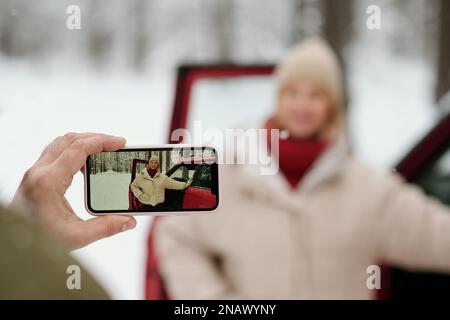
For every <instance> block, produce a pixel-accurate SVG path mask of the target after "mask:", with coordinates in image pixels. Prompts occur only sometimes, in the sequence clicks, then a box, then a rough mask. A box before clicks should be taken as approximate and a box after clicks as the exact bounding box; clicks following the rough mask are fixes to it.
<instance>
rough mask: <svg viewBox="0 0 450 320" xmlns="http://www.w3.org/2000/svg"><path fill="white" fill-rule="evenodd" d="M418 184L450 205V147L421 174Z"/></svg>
mask: <svg viewBox="0 0 450 320" xmlns="http://www.w3.org/2000/svg"><path fill="white" fill-rule="evenodd" d="M417 182H418V184H419V185H420V186H421V187H422V188H423V189H424V191H425V192H426V193H427V194H429V195H432V196H434V197H436V198H438V199H439V200H441V201H442V202H443V203H445V204H447V205H450V147H449V148H447V150H446V152H444V154H443V155H442V156H441V157H439V158H438V159H437V160H436V161H435V162H434V163H433V164H432V165H431V166H430V167H429V168H428V169H426V170H425V171H424V173H423V174H421V176H420V178H419V179H418V181H417Z"/></svg>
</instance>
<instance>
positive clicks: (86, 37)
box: [0, 0, 439, 299]
mask: <svg viewBox="0 0 450 320" xmlns="http://www.w3.org/2000/svg"><path fill="white" fill-rule="evenodd" d="M318 2H319V1H314V0H308V1H300V0H269V1H259V0H247V1H245V0H234V1H231V0H230V1H213V0H153V1H144V0H133V1H131V0H130V1H119V0H114V1H112V0H111V1H102V0H91V1H89V0H83V1H81V0H80V1H76V0H74V1H65V0H62V1H61V0H54V1H52V0H45V1H44V0H43V1H39V3H37V2H36V1H32V0H29V1H26V0H16V1H13V0H2V2H1V3H0V142H1V145H2V150H3V152H2V157H1V160H0V200H1V201H3V202H6V203H8V202H9V201H10V200H11V199H12V197H13V194H14V191H15V189H16V188H17V186H18V184H19V182H20V180H21V177H22V175H23V173H24V171H25V170H26V169H27V168H28V167H30V166H31V165H32V164H33V162H34V161H35V160H36V159H37V157H38V156H39V154H40V152H41V151H42V149H43V148H44V147H45V146H46V144H48V143H49V142H50V141H51V140H53V139H54V138H55V137H57V136H59V135H62V134H64V133H66V132H69V131H77V132H82V131H94V132H105V133H110V134H115V135H121V136H124V137H126V139H127V142H128V144H134V145H139V144H141V145H147V144H158V143H165V142H166V141H167V131H168V124H169V120H170V117H171V105H172V102H173V98H174V90H175V89H174V79H175V76H176V72H175V71H176V67H177V66H178V65H180V64H182V63H192V62H195V63H212V62H224V61H225V62H235V63H273V62H276V61H277V59H279V57H280V56H281V55H282V53H283V52H284V51H285V50H286V48H287V47H289V46H290V45H292V44H293V43H295V42H296V41H298V40H299V39H301V38H302V37H303V36H304V35H309V34H314V33H316V32H320V30H321V27H322V25H323V23H322V22H321V19H322V18H321V15H320V11H319V10H318V4H317V3H318ZM435 2H436V1H435ZM435 2H433V1H425V0H423V1H421V0H412V1H401V0H396V1H395V0H391V1H388V0H386V1H382V0H379V1H376V0H373V1H353V2H351V3H352V10H353V18H352V22H351V25H350V27H351V30H352V34H351V41H348V43H347V44H346V45H345V47H344V48H342V52H341V54H342V56H343V58H344V61H345V63H346V69H347V81H348V84H349V98H350V99H349V101H350V103H349V113H348V122H349V128H350V136H351V138H352V144H353V147H354V150H355V153H356V154H357V155H359V156H360V157H362V158H364V159H365V160H366V161H368V162H370V163H372V164H374V165H377V166H381V167H384V168H390V167H391V166H392V165H393V164H395V162H396V161H397V160H398V159H399V158H401V156H402V155H404V153H405V152H406V151H407V150H408V149H409V148H410V147H411V145H412V144H413V143H414V142H415V141H416V140H417V139H418V138H419V137H420V136H421V135H422V134H423V133H424V132H426V130H427V129H428V128H429V127H430V126H431V125H432V124H433V123H434V122H435V120H436V118H437V117H438V114H439V110H438V109H437V108H436V107H435V103H434V102H435V101H436V97H435V86H436V80H435V79H436V72H435V70H436V56H437V54H436V49H434V48H436V46H437V45H436V43H435V42H436V39H437V37H436V36H435V33H436V32H437V31H436V23H434V21H436V15H437V14H438V13H437V12H438V11H437V9H436V6H434V7H433V6H432V5H428V4H430V3H435ZM69 4H78V5H80V7H81V10H82V29H81V30H75V31H69V30H67V29H66V27H65V19H66V18H67V14H66V13H65V10H66V7H67V5H69ZM370 4H378V5H379V6H380V7H381V9H382V28H381V30H376V31H371V30H368V29H367V28H366V19H367V15H366V8H367V7H368V6H369V5H370ZM294 9H295V10H294ZM293 12H294V13H295V12H297V13H298V16H293ZM336 14H339V13H336ZM298 17H301V19H299V18H298ZM174 21H176V23H174ZM433 35H434V36H433ZM248 85H249V87H248V88H249V90H250V89H252V86H253V89H252V90H254V91H255V90H260V89H261V86H262V87H264V88H265V89H263V90H264V94H262V95H260V96H258V97H254V99H255V100H252V101H253V102H254V103H259V102H258V98H259V99H261V97H267V98H265V99H264V101H265V102H261V105H263V104H264V106H261V109H260V110H269V108H270V103H267V101H270V97H271V94H272V93H273V91H271V90H273V89H271V85H270V83H267V82H264V81H263V82H257V81H256V82H254V83H252V84H248ZM227 88H228V90H230V91H228V92H226V94H224V91H222V90H221V87H220V86H219V87H218V86H217V85H211V84H203V85H201V84H199V87H198V92H196V93H195V94H194V98H193V99H197V100H196V101H195V103H196V105H197V106H198V108H197V109H196V112H197V113H195V114H193V115H192V117H193V118H191V119H190V121H191V120H192V119H196V118H202V119H215V120H217V119H222V120H224V119H228V118H226V117H229V115H228V116H224V117H223V118H221V117H218V116H217V115H218V114H219V112H218V111H216V112H214V113H207V112H206V111H202V110H205V109H202V107H201V106H202V105H210V103H211V101H216V106H217V108H218V109H217V110H222V109H220V108H221V107H224V108H223V109H224V110H225V109H227V108H228V107H227V106H229V105H233V100H234V101H237V100H239V98H237V97H236V98H234V99H230V98H229V97H232V96H234V95H241V96H242V97H244V96H245V92H247V91H246V90H242V89H239V86H238V87H236V86H235V85H234V87H230V86H228V87H227ZM230 92H232V93H233V94H230ZM255 92H256V91H255ZM271 92H272V93H271ZM227 97H228V101H226V99H227ZM202 99H203V100H202ZM244 99H245V98H242V100H241V101H244ZM249 99H250V98H249ZM202 101H207V102H208V103H207V104H205V103H204V102H202ZM245 101H250V100H245ZM233 115H234V117H235V120H236V121H238V122H239V123H242V122H245V121H247V120H249V119H247V118H250V116H245V115H242V117H237V116H236V113H233ZM129 117H131V118H133V117H134V118H135V119H141V118H142V117H144V118H145V119H146V122H145V126H144V127H145V129H144V128H143V125H140V123H139V121H126V120H125V119H128V118H129ZM231 120H233V119H231ZM231 120H230V121H231ZM211 121H212V120H211ZM5 153H6V154H7V155H8V156H5ZM125 194H126V193H125ZM67 197H68V199H69V201H70V203H71V204H72V206H73V207H74V209H75V210H76V212H78V213H79V215H80V216H81V217H83V218H89V215H88V214H87V213H86V212H85V209H84V206H83V179H82V176H81V175H77V176H76V177H75V179H74V181H73V185H72V187H71V188H70V190H69V192H68V195H67ZM124 201H125V199H124ZM137 219H138V227H137V228H136V229H135V230H133V231H131V232H126V233H124V234H121V235H118V236H116V237H113V238H111V239H107V240H104V241H99V242H98V243H94V244H93V245H91V246H89V247H87V248H84V249H80V250H78V251H76V252H74V255H75V256H76V257H77V258H79V259H80V260H81V261H82V262H83V263H84V264H85V265H86V266H87V267H88V269H89V270H90V271H91V272H92V273H93V274H94V275H95V276H96V277H97V278H98V279H99V281H100V282H101V283H102V285H104V287H105V288H106V289H107V290H108V291H109V293H110V294H111V295H112V297H114V298H117V299H142V298H143V296H144V270H145V257H146V256H145V254H146V236H147V232H148V229H149V226H150V224H151V218H149V217H138V218H137Z"/></svg>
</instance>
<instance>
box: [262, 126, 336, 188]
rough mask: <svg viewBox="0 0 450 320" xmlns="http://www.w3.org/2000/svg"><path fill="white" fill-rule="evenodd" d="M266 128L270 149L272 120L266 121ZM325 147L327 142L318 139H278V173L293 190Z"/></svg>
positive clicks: (273, 127)
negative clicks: (279, 172) (280, 173)
mask: <svg viewBox="0 0 450 320" xmlns="http://www.w3.org/2000/svg"><path fill="white" fill-rule="evenodd" d="M266 128H267V129H268V130H269V131H268V134H269V137H268V144H269V148H270V129H275V128H277V126H275V123H274V120H272V119H270V120H269V121H267V124H266ZM326 147H327V142H326V141H323V140H319V139H310V140H295V139H293V138H287V139H281V138H280V139H279V148H280V149H279V167H280V171H281V172H282V174H283V175H284V177H285V178H286V180H287V181H288V183H289V185H290V186H291V187H292V188H293V189H295V188H297V187H298V185H299V184H300V182H301V181H302V179H303V178H304V176H305V175H306V173H308V171H309V170H310V169H311V167H312V166H313V164H314V162H315V161H316V160H317V159H318V158H319V156H320V155H321V154H322V153H323V151H324V150H325V149H326Z"/></svg>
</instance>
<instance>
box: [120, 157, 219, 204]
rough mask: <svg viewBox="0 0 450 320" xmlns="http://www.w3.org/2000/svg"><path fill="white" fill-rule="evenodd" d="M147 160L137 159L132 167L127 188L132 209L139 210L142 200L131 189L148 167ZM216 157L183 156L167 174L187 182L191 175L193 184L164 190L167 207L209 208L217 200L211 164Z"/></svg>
mask: <svg viewBox="0 0 450 320" xmlns="http://www.w3.org/2000/svg"><path fill="white" fill-rule="evenodd" d="M147 162H148V161H147V160H143V159H134V160H133V164H132V169H131V181H130V187H129V189H128V198H129V210H133V211H136V210H138V209H139V208H140V207H141V206H142V204H141V202H139V200H138V199H137V198H136V197H135V196H134V194H133V192H132V191H131V183H132V182H133V181H134V178H135V177H136V175H137V174H139V173H140V172H142V170H145V167H146V165H147ZM213 165H216V164H215V158H214V157H213V156H211V157H192V158H186V159H181V160H180V161H178V163H177V164H175V165H174V166H173V167H172V168H170V169H169V171H167V172H166V175H167V176H168V177H170V178H172V179H174V180H177V181H180V182H187V181H188V180H189V179H191V178H192V183H191V185H190V186H189V187H188V188H186V189H185V190H169V189H166V190H165V202H164V204H165V206H166V208H168V209H173V210H179V209H193V208H195V209H209V208H214V207H215V206H216V203H217V186H216V185H215V183H213V179H212V174H213V169H212V166H213Z"/></svg>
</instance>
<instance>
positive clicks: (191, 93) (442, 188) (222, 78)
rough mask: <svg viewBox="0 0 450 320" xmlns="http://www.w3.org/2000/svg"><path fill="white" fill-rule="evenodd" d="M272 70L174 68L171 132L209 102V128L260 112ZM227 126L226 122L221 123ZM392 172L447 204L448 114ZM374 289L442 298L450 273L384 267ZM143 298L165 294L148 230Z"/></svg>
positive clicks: (382, 294) (389, 294)
mask: <svg viewBox="0 0 450 320" xmlns="http://www.w3.org/2000/svg"><path fill="white" fill-rule="evenodd" d="M272 72H273V66H270V65H269V66H268V65H266V66H254V65H252V66H236V65H230V66H227V65H222V66H184V67H181V68H180V69H179V71H178V79H177V88H176V96H175V104H174V109H173V114H172V122H171V126H170V131H169V134H170V132H172V131H173V130H174V129H177V128H188V127H189V126H190V125H191V123H189V119H191V118H192V116H191V115H192V114H202V115H205V114H206V116H207V115H208V114H215V113H216V110H211V109H209V110H208V109H206V108H211V106H214V108H217V109H218V110H219V111H220V114H221V117H220V118H219V117H215V118H214V117H211V118H209V119H208V121H209V122H212V124H211V126H215V127H219V128H221V127H220V126H218V125H217V123H219V122H220V123H225V122H226V121H227V120H230V119H234V118H233V117H234V112H235V111H236V110H239V112H240V116H242V115H244V116H245V115H246V114H251V113H252V112H253V113H254V112H256V111H257V110H262V111H264V110H265V109H264V108H265V105H264V104H265V102H266V101H267V100H269V101H270V99H268V98H270V97H268V96H265V91H264V90H266V91H267V87H268V86H266V82H267V83H268V82H270V79H271V75H272ZM208 83H211V86H210V87H208ZM218 83H222V84H223V85H222V86H221V92H222V93H223V95H222V96H220V97H217V96H215V97H213V99H214V100H213V101H206V102H205V101H202V99H205V97H208V95H207V94H204V93H203V94H202V92H201V91H203V92H205V91H208V92H214V91H215V93H216V94H217V92H218V90H217V89H216V88H217V84H218ZM233 83H236V88H237V90H238V91H233V92H231V91H232V88H233ZM255 92H257V94H255ZM235 93H238V94H240V95H241V96H242V95H244V97H241V98H240V99H236V98H235ZM246 95H248V96H251V97H252V99H253V100H252V101H251V103H248V101H247V102H246V99H245V97H246ZM210 99H211V98H210ZM222 100H227V101H228V102H229V104H228V105H227V104H224V103H223V101H222ZM444 101H447V102H446V103H445V102H444V106H442V107H443V109H447V110H450V93H449V94H448V95H447V99H446V100H444ZM445 104H447V105H445ZM251 107H254V108H257V109H252V108H251ZM220 108H222V109H220ZM267 108H268V107H267ZM270 108H272V106H270ZM227 111H228V112H229V113H231V115H230V116H226V115H225V114H226V112H227ZM246 112H247V113H246ZM241 114H242V115H241ZM242 117H243V116H242ZM226 127H227V124H225V128H226ZM172 143H173V142H172ZM395 170H396V171H397V172H398V173H399V174H400V175H402V176H403V177H404V178H405V180H406V181H408V182H409V183H412V184H415V185H417V186H419V187H420V188H422V189H423V190H424V191H425V192H426V193H427V194H429V195H431V196H434V197H436V198H438V199H439V200H441V201H442V202H443V203H445V204H447V205H450V113H446V114H445V115H443V117H442V118H441V120H440V121H439V122H438V123H436V125H435V127H434V128H433V129H432V130H431V131H430V132H429V133H428V134H427V135H425V136H424V137H423V139H422V140H421V141H420V142H418V143H417V145H416V146H415V147H414V148H413V149H412V150H411V151H410V152H409V153H408V154H406V155H405V156H404V158H403V160H402V161H400V163H399V164H398V165H397V166H396V167H395ZM237 223H238V222H237ZM449 236H450V235H449ZM449 254H450V253H449ZM377 293H378V298H379V299H388V298H394V299H395V298H422V299H423V298H424V299H433V298H446V297H448V296H450V275H446V274H438V273H430V272H410V271H407V270H402V269H397V268H391V267H389V266H386V267H384V268H383V274H382V289H381V290H379V291H378V292H377ZM146 298H147V299H165V298H167V295H166V293H165V291H164V283H163V281H162V278H161V277H160V276H159V272H158V263H157V257H156V256H155V255H154V251H153V237H152V233H151V232H150V234H149V238H148V259H147V279H146Z"/></svg>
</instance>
